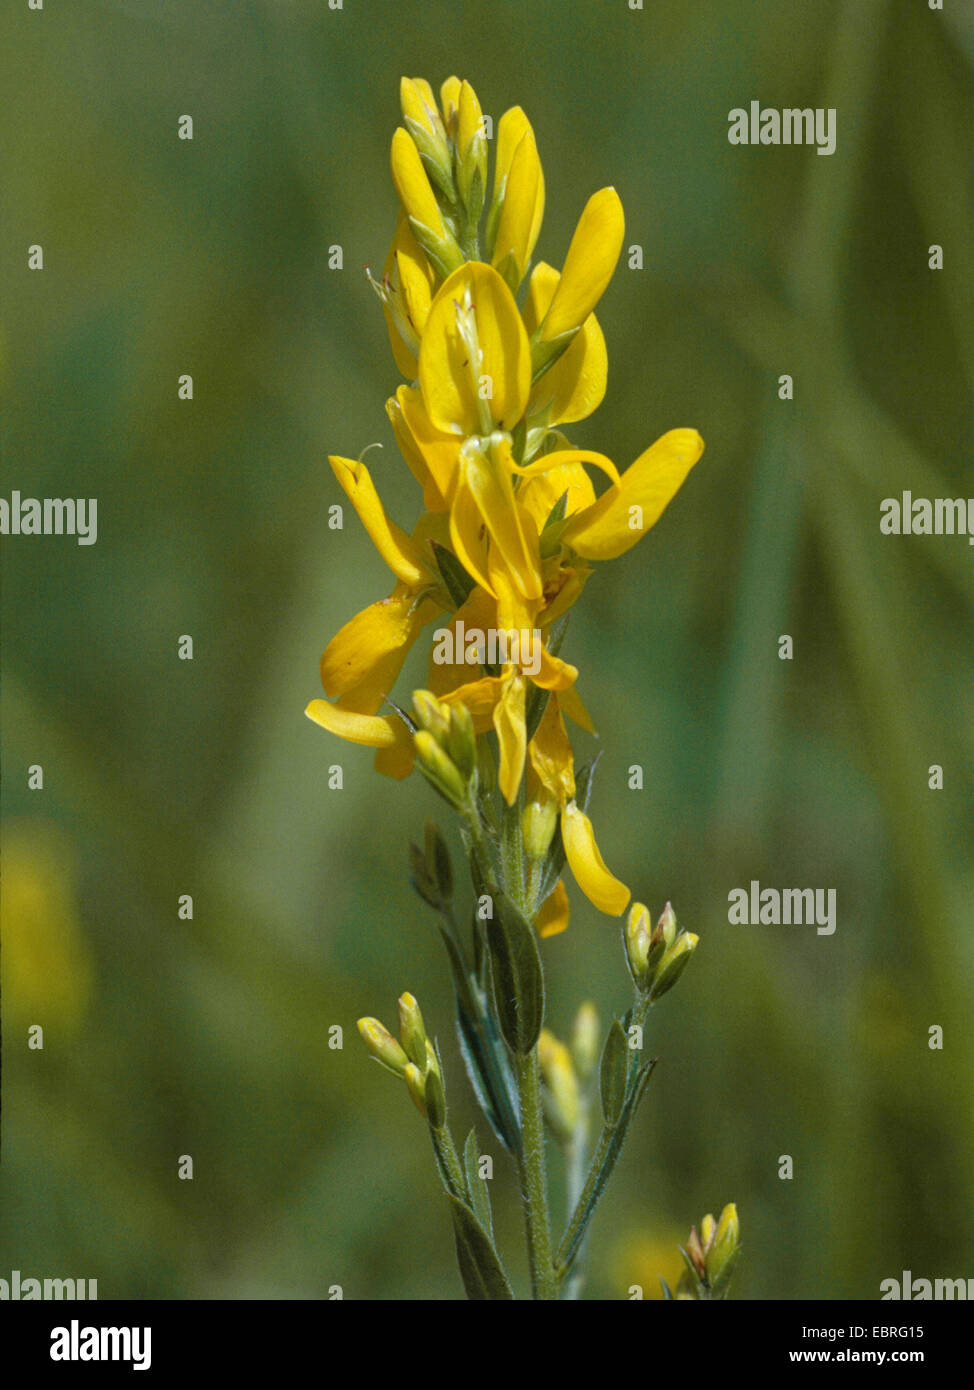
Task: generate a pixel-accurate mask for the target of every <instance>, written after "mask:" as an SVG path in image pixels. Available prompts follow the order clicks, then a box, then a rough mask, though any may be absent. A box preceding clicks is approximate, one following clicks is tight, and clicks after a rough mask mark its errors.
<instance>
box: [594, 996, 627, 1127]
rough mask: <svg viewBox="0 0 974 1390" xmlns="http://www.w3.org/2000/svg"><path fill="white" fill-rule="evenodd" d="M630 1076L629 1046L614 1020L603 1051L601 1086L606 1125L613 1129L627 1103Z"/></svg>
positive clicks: (618, 1024) (619, 1026) (616, 1021)
mask: <svg viewBox="0 0 974 1390" xmlns="http://www.w3.org/2000/svg"><path fill="white" fill-rule="evenodd" d="M628 1075H629V1044H628V1042H627V1041H626V1035H625V1033H624V1032H623V1030H622V1024H621V1023H620V1022H619V1020H618V1019H617V1018H614V1019H613V1020H612V1027H611V1028H610V1029H609V1032H608V1036H607V1037H606V1040H605V1047H604V1048H603V1049H602V1070H601V1073H600V1076H599V1085H600V1088H601V1092H602V1113H603V1115H604V1116H605V1123H606V1124H607V1125H608V1126H609V1128H610V1129H613V1128H614V1127H615V1126H616V1124H618V1122H619V1117H620V1115H621V1114H622V1111H623V1107H624V1105H625V1101H626V1081H627V1078H628Z"/></svg>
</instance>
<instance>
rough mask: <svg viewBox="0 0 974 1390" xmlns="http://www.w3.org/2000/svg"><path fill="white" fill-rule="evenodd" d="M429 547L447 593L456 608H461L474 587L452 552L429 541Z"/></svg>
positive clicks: (437, 543) (435, 542) (436, 542)
mask: <svg viewBox="0 0 974 1390" xmlns="http://www.w3.org/2000/svg"><path fill="white" fill-rule="evenodd" d="M430 545H431V546H432V547H433V558H434V559H435V560H436V567H437V569H438V570H439V572H440V577H441V578H442V580H443V583H444V585H445V586H446V591H447V593H448V594H449V595H450V598H451V599H452V600H453V602H454V604H455V605H456V607H457V608H462V607H463V605H464V604H465V603H466V601H467V599H468V598H469V597H470V593H471V590H472V589H473V586H474V582H473V580H472V579H471V577H470V575H469V574H468V573H467V571H466V570H465V569H464V568H463V566H462V565H461V563H460V561H459V560H458V559H457V557H456V556H455V555H454V553H453V551H452V550H447V548H446V546H445V545H440V543H439V541H430Z"/></svg>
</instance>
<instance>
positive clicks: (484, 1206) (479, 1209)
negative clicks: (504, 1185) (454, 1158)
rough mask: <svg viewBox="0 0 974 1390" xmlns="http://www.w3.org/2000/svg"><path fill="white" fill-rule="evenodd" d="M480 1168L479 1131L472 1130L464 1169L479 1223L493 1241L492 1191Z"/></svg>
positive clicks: (464, 1147)
mask: <svg viewBox="0 0 974 1390" xmlns="http://www.w3.org/2000/svg"><path fill="white" fill-rule="evenodd" d="M479 1167H480V1145H479V1144H478V1143H477V1131H476V1130H475V1129H471V1131H470V1133H469V1134H468V1135H467V1140H466V1143H465V1144H464V1146H463V1168H464V1172H465V1173H466V1175H467V1191H468V1193H469V1194H470V1202H471V1205H472V1207H473V1209H474V1213H475V1215H476V1217H477V1219H478V1221H479V1222H480V1224H481V1226H483V1228H484V1230H485V1231H486V1232H487V1234H488V1235H489V1236H490V1237H491V1239H493V1236H494V1220H493V1216H492V1215H491V1210H490V1190H489V1188H488V1186H487V1183H486V1182H485V1181H484V1179H483V1178H482V1177H481V1176H480V1173H479V1172H478V1169H479Z"/></svg>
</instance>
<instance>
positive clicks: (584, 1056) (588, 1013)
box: [571, 1001, 602, 1085]
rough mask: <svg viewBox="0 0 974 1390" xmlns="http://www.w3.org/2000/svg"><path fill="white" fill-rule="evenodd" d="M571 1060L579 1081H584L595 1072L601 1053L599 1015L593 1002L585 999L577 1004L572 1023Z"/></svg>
mask: <svg viewBox="0 0 974 1390" xmlns="http://www.w3.org/2000/svg"><path fill="white" fill-rule="evenodd" d="M571 1050H572V1061H573V1062H574V1063H575V1072H576V1075H577V1076H578V1079H579V1081H581V1082H582V1084H583V1085H584V1083H585V1082H586V1081H588V1079H589V1077H591V1076H593V1075H594V1074H595V1068H596V1067H597V1066H598V1064H599V1058H600V1056H601V1055H602V1047H601V1038H600V1036H599V1015H598V1011H597V1010H596V1007H595V1005H594V1004H592V1003H591V1002H589V1001H586V1002H585V1003H584V1004H582V1005H580V1006H579V1010H578V1013H577V1014H576V1015H575V1021H574V1023H573V1024H572V1036H571Z"/></svg>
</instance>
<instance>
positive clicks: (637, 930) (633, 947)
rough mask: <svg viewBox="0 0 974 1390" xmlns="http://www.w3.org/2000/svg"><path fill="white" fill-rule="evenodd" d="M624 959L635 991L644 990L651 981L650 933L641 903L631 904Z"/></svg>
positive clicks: (645, 912)
mask: <svg viewBox="0 0 974 1390" xmlns="http://www.w3.org/2000/svg"><path fill="white" fill-rule="evenodd" d="M625 939H626V959H627V961H628V962H629V972H630V974H631V975H632V978H633V981H634V982H635V985H636V988H637V989H641V990H642V989H646V988H647V987H648V985H649V984H650V981H651V978H652V977H651V975H650V973H649V952H650V945H651V932H650V921H649V909H648V908H647V907H644V906H643V904H642V903H633V905H632V907H631V908H630V909H629V916H628V918H627V920H626V929H625Z"/></svg>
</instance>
